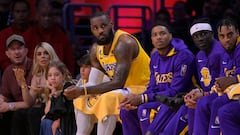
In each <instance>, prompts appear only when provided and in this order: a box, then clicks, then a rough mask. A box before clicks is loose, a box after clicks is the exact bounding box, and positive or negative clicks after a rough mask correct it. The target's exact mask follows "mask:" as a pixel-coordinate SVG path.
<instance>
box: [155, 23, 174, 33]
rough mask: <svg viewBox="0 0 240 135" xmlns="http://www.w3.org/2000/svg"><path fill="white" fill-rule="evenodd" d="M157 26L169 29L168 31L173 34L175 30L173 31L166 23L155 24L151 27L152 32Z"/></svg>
mask: <svg viewBox="0 0 240 135" xmlns="http://www.w3.org/2000/svg"><path fill="white" fill-rule="evenodd" d="M156 26H164V27H166V28H167V30H168V32H169V33H171V34H173V29H172V27H171V26H170V25H169V24H167V23H165V22H155V23H153V25H152V27H151V31H152V29H153V28H154V27H156Z"/></svg>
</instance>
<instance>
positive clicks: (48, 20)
mask: <svg viewBox="0 0 240 135" xmlns="http://www.w3.org/2000/svg"><path fill="white" fill-rule="evenodd" d="M36 9H37V13H36V18H37V23H36V24H35V25H34V26H33V29H32V30H31V34H32V35H31V39H32V40H31V46H29V47H28V48H29V56H30V57H33V52H34V48H35V46H36V45H37V44H38V43H40V42H48V43H49V44H51V45H52V47H53V48H54V50H55V51H56V53H57V55H58V57H59V58H60V60H61V61H62V62H64V63H65V64H66V65H67V67H68V69H69V70H70V72H71V73H72V75H74V55H73V48H72V46H71V44H70V41H69V38H68V36H67V34H66V33H64V32H63V31H62V29H61V28H60V27H59V25H56V24H55V23H54V20H53V16H52V15H53V14H52V13H53V12H52V11H53V5H52V3H51V2H50V1H49V0H39V1H37V8H36Z"/></svg>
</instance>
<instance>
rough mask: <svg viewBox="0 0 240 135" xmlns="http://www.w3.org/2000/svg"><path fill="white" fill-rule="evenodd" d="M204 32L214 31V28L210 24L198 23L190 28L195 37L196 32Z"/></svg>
mask: <svg viewBox="0 0 240 135" xmlns="http://www.w3.org/2000/svg"><path fill="white" fill-rule="evenodd" d="M202 30H209V31H212V27H211V26H210V24H208V23H196V24H194V25H193V26H192V27H191V28H190V34H191V35H193V34H194V33H195V32H198V31H202Z"/></svg>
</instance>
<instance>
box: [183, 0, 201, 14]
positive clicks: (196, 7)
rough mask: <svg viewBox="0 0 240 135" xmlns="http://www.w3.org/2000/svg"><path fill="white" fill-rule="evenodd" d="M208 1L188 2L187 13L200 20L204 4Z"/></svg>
mask: <svg viewBox="0 0 240 135" xmlns="http://www.w3.org/2000/svg"><path fill="white" fill-rule="evenodd" d="M204 1H206V0H187V1H186V12H187V14H188V15H190V16H192V17H193V18H198V17H199V16H201V15H202V13H203V8H202V7H203V4H204Z"/></svg>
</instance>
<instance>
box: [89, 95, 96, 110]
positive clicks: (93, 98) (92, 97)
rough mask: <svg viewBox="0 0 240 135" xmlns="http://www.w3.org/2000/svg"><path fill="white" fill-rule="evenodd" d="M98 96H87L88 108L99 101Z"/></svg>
mask: <svg viewBox="0 0 240 135" xmlns="http://www.w3.org/2000/svg"><path fill="white" fill-rule="evenodd" d="M97 99H98V96H89V97H87V98H86V105H87V108H88V109H90V108H91V107H92V106H93V105H94V104H95V103H96V101H97Z"/></svg>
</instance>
